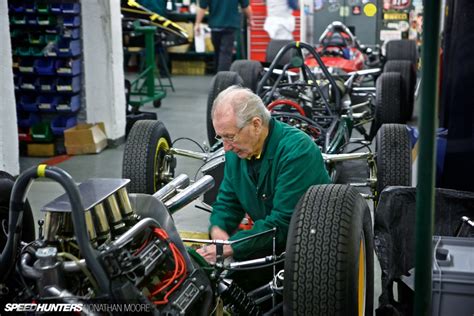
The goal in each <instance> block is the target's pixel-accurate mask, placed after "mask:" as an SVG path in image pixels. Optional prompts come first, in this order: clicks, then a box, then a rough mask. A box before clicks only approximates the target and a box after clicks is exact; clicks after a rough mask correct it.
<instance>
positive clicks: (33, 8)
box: [23, 2, 36, 13]
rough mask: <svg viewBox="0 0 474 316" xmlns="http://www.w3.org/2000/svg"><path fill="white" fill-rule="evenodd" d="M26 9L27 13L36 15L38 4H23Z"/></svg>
mask: <svg viewBox="0 0 474 316" xmlns="http://www.w3.org/2000/svg"><path fill="white" fill-rule="evenodd" d="M23 6H24V7H25V12H27V13H35V12H36V3H34V2H25V3H24V4H23Z"/></svg>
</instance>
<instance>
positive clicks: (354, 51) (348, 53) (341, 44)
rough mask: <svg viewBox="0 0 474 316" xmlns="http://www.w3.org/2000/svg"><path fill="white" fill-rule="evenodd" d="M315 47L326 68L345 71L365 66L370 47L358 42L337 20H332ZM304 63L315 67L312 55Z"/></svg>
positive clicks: (360, 68) (316, 64) (315, 63)
mask: <svg viewBox="0 0 474 316" xmlns="http://www.w3.org/2000/svg"><path fill="white" fill-rule="evenodd" d="M319 43H320V44H319V46H318V47H317V48H316V49H317V52H318V53H319V54H320V55H321V59H322V60H323V62H324V64H325V65H326V66H327V67H328V68H333V69H341V70H343V71H344V72H346V73H349V72H352V71H357V70H362V69H364V68H365V65H366V60H367V59H368V56H367V55H366V54H368V53H370V51H371V49H370V48H365V47H363V46H361V45H360V44H359V42H358V41H357V39H356V37H355V36H354V34H352V32H351V31H350V30H349V28H348V27H347V26H345V25H344V24H342V23H341V22H339V21H335V22H332V23H331V24H329V25H328V27H327V28H326V30H324V32H323V34H322V35H321V37H320V38H319ZM305 64H306V65H308V66H309V67H317V66H318V63H317V62H316V60H315V59H314V57H312V56H309V57H308V58H307V59H306V61H305Z"/></svg>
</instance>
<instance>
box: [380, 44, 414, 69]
mask: <svg viewBox="0 0 474 316" xmlns="http://www.w3.org/2000/svg"><path fill="white" fill-rule="evenodd" d="M385 52H386V53H385V57H386V60H408V61H409V62H411V63H412V64H413V65H416V64H417V62H418V50H417V48H416V42H415V41H413V40H392V41H389V42H387V46H385Z"/></svg>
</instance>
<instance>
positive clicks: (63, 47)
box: [56, 38, 81, 57]
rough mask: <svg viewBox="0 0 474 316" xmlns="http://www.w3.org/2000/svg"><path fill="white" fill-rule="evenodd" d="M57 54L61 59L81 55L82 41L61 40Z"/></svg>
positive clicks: (57, 47)
mask: <svg viewBox="0 0 474 316" xmlns="http://www.w3.org/2000/svg"><path fill="white" fill-rule="evenodd" d="M56 54H57V55H58V56H60V57H74V56H78V55H80V54H81V41H80V40H70V39H65V38H61V39H60V40H59V41H58V43H57V46H56Z"/></svg>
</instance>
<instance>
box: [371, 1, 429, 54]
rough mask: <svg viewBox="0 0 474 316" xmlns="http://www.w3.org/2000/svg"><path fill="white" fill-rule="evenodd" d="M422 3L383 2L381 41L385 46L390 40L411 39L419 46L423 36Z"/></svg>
mask: <svg viewBox="0 0 474 316" xmlns="http://www.w3.org/2000/svg"><path fill="white" fill-rule="evenodd" d="M422 12H423V7H422V1H419V0H413V1H412V0H383V12H382V26H381V30H380V41H381V43H382V45H383V46H385V42H387V41H388V40H390V39H410V40H415V41H416V42H417V44H419V43H420V42H421V35H422V25H423V21H422Z"/></svg>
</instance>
